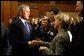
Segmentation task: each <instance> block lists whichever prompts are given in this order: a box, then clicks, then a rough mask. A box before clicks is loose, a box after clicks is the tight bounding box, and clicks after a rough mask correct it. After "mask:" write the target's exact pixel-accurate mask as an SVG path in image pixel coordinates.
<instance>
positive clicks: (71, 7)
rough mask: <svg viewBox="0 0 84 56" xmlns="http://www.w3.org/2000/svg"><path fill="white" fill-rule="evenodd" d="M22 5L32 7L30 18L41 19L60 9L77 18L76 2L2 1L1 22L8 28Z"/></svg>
mask: <svg viewBox="0 0 84 56" xmlns="http://www.w3.org/2000/svg"><path fill="white" fill-rule="evenodd" d="M21 4H26V5H29V6H30V9H31V14H30V18H38V17H41V16H42V15H43V14H44V13H45V12H46V11H48V10H50V9H52V8H54V7H59V8H61V9H62V11H63V12H65V13H69V14H70V15H71V16H72V17H76V16H77V12H76V11H75V7H76V6H75V4H76V1H1V21H3V22H4V24H5V25H6V27H7V26H8V25H9V23H10V22H9V21H11V19H12V18H13V17H15V16H16V15H17V7H18V6H19V5H21Z"/></svg>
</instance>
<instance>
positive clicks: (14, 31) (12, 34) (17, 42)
mask: <svg viewBox="0 0 84 56" xmlns="http://www.w3.org/2000/svg"><path fill="white" fill-rule="evenodd" d="M8 37H9V40H10V43H11V44H12V46H21V47H23V46H28V47H29V45H28V43H27V40H25V41H24V40H22V39H21V37H22V35H21V31H19V28H18V27H17V25H16V24H14V23H11V25H10V26H9V34H8Z"/></svg>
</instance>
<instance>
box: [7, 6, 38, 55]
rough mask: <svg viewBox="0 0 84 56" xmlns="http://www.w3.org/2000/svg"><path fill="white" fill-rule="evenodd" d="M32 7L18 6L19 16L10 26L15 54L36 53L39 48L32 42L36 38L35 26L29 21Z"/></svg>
mask: <svg viewBox="0 0 84 56" xmlns="http://www.w3.org/2000/svg"><path fill="white" fill-rule="evenodd" d="M29 15H30V7H29V6H27V5H21V6H19V7H18V16H17V17H16V18H14V19H15V20H13V21H12V23H11V24H10V26H9V34H8V36H9V41H10V44H11V45H12V51H13V52H12V53H13V55H14V56H15V55H36V54H37V53H36V52H37V51H36V50H37V49H36V48H35V46H34V45H33V44H32V42H31V40H34V39H35V37H34V29H33V26H32V25H31V24H30V23H29V22H27V20H26V19H29Z"/></svg>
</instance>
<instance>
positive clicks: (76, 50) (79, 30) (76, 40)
mask: <svg viewBox="0 0 84 56" xmlns="http://www.w3.org/2000/svg"><path fill="white" fill-rule="evenodd" d="M71 33H72V35H73V39H72V54H73V55H82V54H83V45H84V44H83V41H84V39H83V38H84V20H83V21H81V22H80V23H77V24H76V25H71Z"/></svg>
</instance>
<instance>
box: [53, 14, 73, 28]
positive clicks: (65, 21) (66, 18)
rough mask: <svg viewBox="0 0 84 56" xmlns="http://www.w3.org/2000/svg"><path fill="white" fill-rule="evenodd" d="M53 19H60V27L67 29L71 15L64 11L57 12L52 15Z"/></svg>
mask: <svg viewBox="0 0 84 56" xmlns="http://www.w3.org/2000/svg"><path fill="white" fill-rule="evenodd" d="M54 19H58V20H60V21H62V23H61V24H62V27H63V28H65V29H67V27H69V25H70V24H71V17H70V16H69V14H66V13H59V14H57V15H55V16H54Z"/></svg>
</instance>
